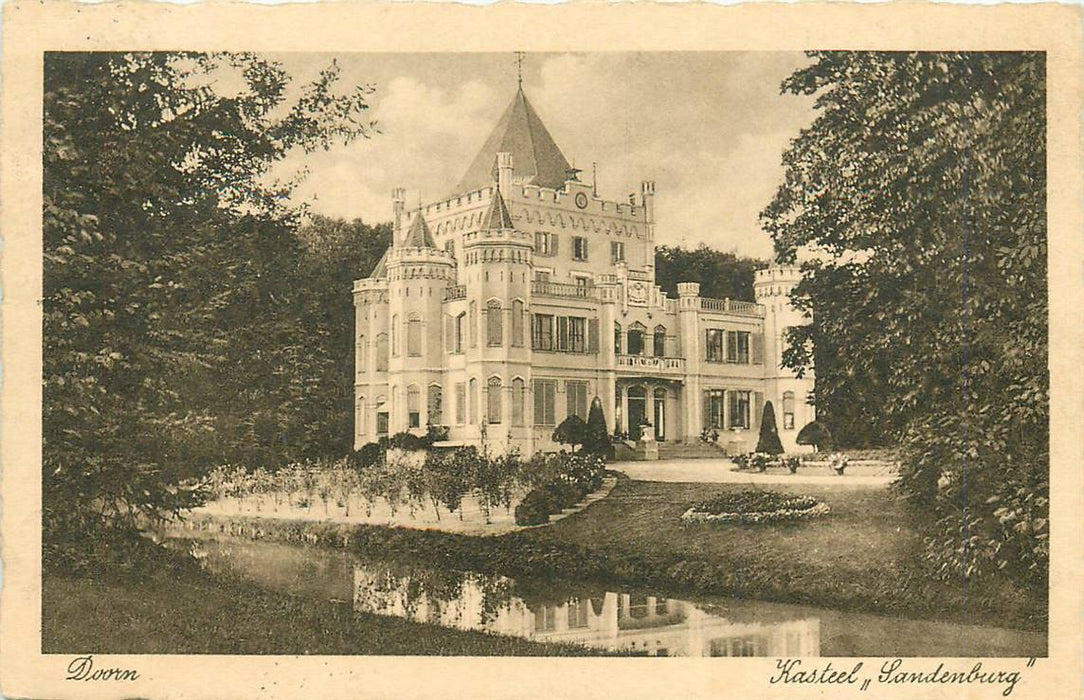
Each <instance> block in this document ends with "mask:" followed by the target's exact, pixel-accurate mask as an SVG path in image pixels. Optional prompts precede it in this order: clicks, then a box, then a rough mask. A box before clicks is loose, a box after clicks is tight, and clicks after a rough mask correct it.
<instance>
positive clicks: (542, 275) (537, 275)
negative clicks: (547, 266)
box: [534, 270, 550, 284]
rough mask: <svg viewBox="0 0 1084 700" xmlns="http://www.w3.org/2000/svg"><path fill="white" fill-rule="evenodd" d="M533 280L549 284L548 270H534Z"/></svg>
mask: <svg viewBox="0 0 1084 700" xmlns="http://www.w3.org/2000/svg"><path fill="white" fill-rule="evenodd" d="M534 281H535V282H538V283H540V284H549V281H550V271H549V270H535V271H534Z"/></svg>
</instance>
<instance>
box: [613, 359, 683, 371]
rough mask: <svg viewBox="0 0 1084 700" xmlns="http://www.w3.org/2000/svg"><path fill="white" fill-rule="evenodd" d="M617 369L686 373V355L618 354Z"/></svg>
mask: <svg viewBox="0 0 1084 700" xmlns="http://www.w3.org/2000/svg"><path fill="white" fill-rule="evenodd" d="M617 369H618V370H619V371H620V370H632V371H637V372H644V373H645V374H667V375H678V374H685V358H684V357H651V356H649V355H618V356H617Z"/></svg>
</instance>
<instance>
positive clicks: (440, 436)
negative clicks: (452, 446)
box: [424, 423, 448, 447]
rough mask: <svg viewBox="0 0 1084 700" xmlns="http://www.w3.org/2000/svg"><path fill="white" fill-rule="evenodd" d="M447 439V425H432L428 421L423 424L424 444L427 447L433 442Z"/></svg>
mask: <svg viewBox="0 0 1084 700" xmlns="http://www.w3.org/2000/svg"><path fill="white" fill-rule="evenodd" d="M447 439H448V426H446V425H433V424H432V423H429V424H427V425H426V426H425V438H424V440H425V444H426V446H428V447H432V446H433V443H435V442H444V441H445V440H447Z"/></svg>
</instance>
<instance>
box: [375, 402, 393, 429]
mask: <svg viewBox="0 0 1084 700" xmlns="http://www.w3.org/2000/svg"><path fill="white" fill-rule="evenodd" d="M389 408H390V406H388V397H386V396H384V395H383V394H381V395H380V396H378V397H376V434H377V435H387V434H388V409H389Z"/></svg>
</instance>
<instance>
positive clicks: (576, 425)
mask: <svg viewBox="0 0 1084 700" xmlns="http://www.w3.org/2000/svg"><path fill="white" fill-rule="evenodd" d="M553 441H554V442H559V443H561V444H562V445H571V446H572V451H573V452H575V451H576V445H582V444H584V443H585V442H586V441H587V423H584V422H583V418H580V417H579V416H577V415H576V414H575V413H573V414H572V415H571V416H569V417H568V418H565V419H564V420H563V421H561V424H560V425H558V426H557V429H556V430H554V431H553Z"/></svg>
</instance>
